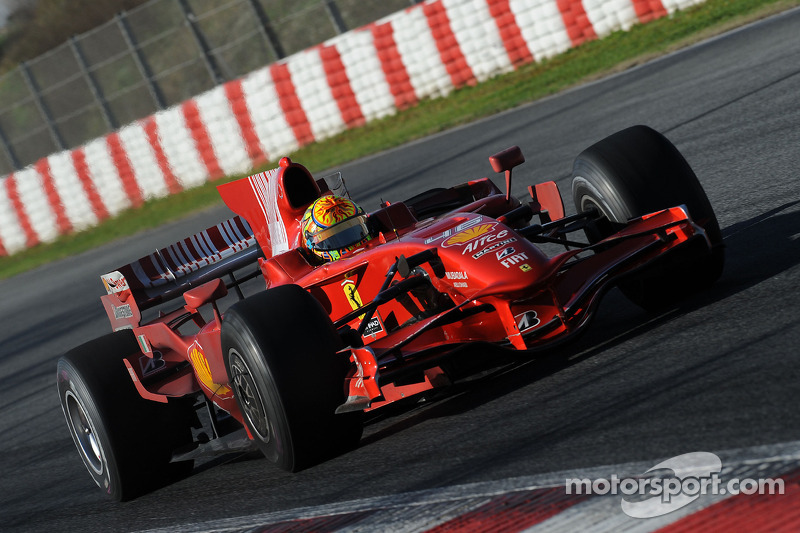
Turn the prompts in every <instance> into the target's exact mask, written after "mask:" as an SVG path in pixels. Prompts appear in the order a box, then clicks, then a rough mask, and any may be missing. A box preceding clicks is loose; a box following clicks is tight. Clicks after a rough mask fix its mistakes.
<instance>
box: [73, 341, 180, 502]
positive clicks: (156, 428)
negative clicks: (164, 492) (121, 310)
mask: <svg viewBox="0 0 800 533" xmlns="http://www.w3.org/2000/svg"><path fill="white" fill-rule="evenodd" d="M138 350H139V348H138V343H137V342H136V339H135V338H134V335H133V332H132V331H130V330H125V331H119V332H116V333H112V334H109V335H105V336H103V337H100V338H98V339H94V340H92V341H89V342H87V343H86V344H83V345H81V346H78V347H77V348H74V349H72V350H70V351H69V352H67V353H66V354H64V355H63V356H62V357H61V358H60V359H59V360H58V373H57V381H58V395H59V399H60V401H61V408H62V410H63V412H64V417H65V418H66V421H67V427H68V429H69V432H70V434H71V436H72V439H73V441H74V442H75V446H76V448H77V449H78V454H79V455H80V457H81V459H82V460H83V463H84V465H85V466H86V469H87V470H88V471H89V474H90V475H91V476H92V479H94V481H95V483H97V485H98V486H99V487H100V488H101V489H102V490H103V492H106V493H107V494H108V495H109V496H110V497H111V498H112V499H114V500H117V501H123V500H130V499H132V498H135V497H137V496H140V495H141V494H143V493H145V492H148V491H150V490H154V489H156V488H158V487H160V486H163V485H165V484H167V483H169V482H171V481H174V480H176V479H178V478H180V477H182V476H185V475H187V474H188V473H189V472H191V470H192V466H193V463H192V462H191V461H182V462H176V463H170V459H171V458H172V452H173V451H174V450H175V449H177V448H179V447H181V446H185V445H187V444H189V443H191V441H192V432H191V426H192V422H193V420H194V411H193V409H192V406H191V403H189V402H188V401H187V400H184V399H175V400H172V399H171V400H170V401H169V403H167V404H163V403H158V402H153V401H149V400H145V399H143V398H142V397H141V396H140V395H139V393H138V392H137V391H136V387H135V386H134V384H133V381H132V380H131V377H130V375H129V374H128V371H127V369H126V367H125V364H124V363H123V361H122V359H123V358H124V357H125V356H128V355H130V354H133V353H136V352H137V351H138Z"/></svg>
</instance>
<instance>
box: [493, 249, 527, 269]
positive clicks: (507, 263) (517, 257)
mask: <svg viewBox="0 0 800 533" xmlns="http://www.w3.org/2000/svg"><path fill="white" fill-rule="evenodd" d="M528 259H529V258H528V254H527V253H525V252H520V253H517V254H513V255H509V256H508V257H506V258H504V259H501V260H500V264H501V265H503V266H504V267H506V268H511V267H512V266H515V265H518V264H520V263H522V262H523V261H527V260H528ZM520 268H522V267H520ZM528 270H530V266H528Z"/></svg>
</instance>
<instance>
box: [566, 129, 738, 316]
mask: <svg viewBox="0 0 800 533" xmlns="http://www.w3.org/2000/svg"><path fill="white" fill-rule="evenodd" d="M572 196H573V200H574V202H575V207H576V209H577V211H578V212H586V211H588V210H589V209H591V208H594V209H596V210H597V211H598V213H599V214H600V215H601V219H606V220H608V221H610V222H613V223H625V222H627V221H628V220H630V219H632V218H636V217H639V216H642V215H645V214H647V213H651V212H653V211H658V210H661V209H667V208H669V207H675V206H678V205H685V206H686V207H687V208H688V211H689V215H690V216H691V217H692V220H693V221H694V222H695V223H697V224H698V225H699V226H700V227H702V228H703V229H704V230H705V232H706V235H707V236H708V239H709V241H710V243H711V251H710V253H709V252H708V251H706V250H705V249H701V250H699V251H698V250H697V249H694V248H693V249H691V250H689V251H688V252H687V253H684V254H682V255H678V256H672V257H670V258H669V259H668V260H666V261H662V262H660V263H659V264H657V265H656V267H655V268H652V269H648V270H645V271H643V272H641V273H640V274H638V275H634V276H631V277H630V278H628V279H626V280H623V281H622V282H621V283H620V289H621V290H622V292H623V293H624V294H625V295H626V296H627V297H628V298H629V299H630V300H631V301H633V302H634V303H636V304H638V305H640V306H641V307H643V308H645V309H650V310H654V309H658V308H660V307H662V306H663V305H666V304H669V303H672V302H674V301H675V300H677V299H678V298H681V297H684V296H686V295H687V294H689V293H692V292H695V291H697V290H700V289H702V288H705V287H707V286H709V285H711V284H712V283H713V282H714V281H716V280H717V279H718V278H719V276H720V275H721V273H722V269H723V266H724V262H725V256H724V250H723V244H722V232H721V231H720V227H719V222H718V221H717V217H716V215H715V214H714V210H713V208H712V207H711V203H710V202H709V200H708V197H707V196H706V193H705V191H704V190H703V187H702V186H701V185H700V182H699V180H698V179H697V176H696V175H695V173H694V171H693V170H692V168H691V167H690V166H689V163H687V162H686V159H685V158H684V157H683V155H681V153H680V152H679V151H678V149H677V148H676V147H675V146H674V145H673V144H672V143H671V142H670V141H669V140H668V139H667V138H666V137H664V136H663V135H662V134H661V133H659V132H657V131H655V130H654V129H652V128H650V127H647V126H633V127H630V128H627V129H625V130H622V131H620V132H617V133H615V134H613V135H611V136H609V137H607V138H605V139H603V140H601V141H599V142H598V143H596V144H594V145H592V146H590V147H589V148H587V149H586V150H584V151H583V152H581V154H580V155H578V157H577V158H576V159H575V162H574V165H573V170H572ZM611 227H612V226H611V225H603V224H598V225H597V226H595V229H594V230H588V231H587V236H588V238H589V240H590V241H592V242H597V241H598V240H600V239H602V238H605V237H607V236H608V235H609V234H610V233H611V230H610V229H609V228H611ZM702 248H706V247H702Z"/></svg>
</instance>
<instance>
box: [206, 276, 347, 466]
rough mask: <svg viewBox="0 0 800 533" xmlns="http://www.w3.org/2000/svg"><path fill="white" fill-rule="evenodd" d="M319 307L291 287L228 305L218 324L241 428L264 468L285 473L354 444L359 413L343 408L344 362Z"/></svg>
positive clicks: (334, 336) (330, 327)
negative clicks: (260, 454)
mask: <svg viewBox="0 0 800 533" xmlns="http://www.w3.org/2000/svg"><path fill="white" fill-rule="evenodd" d="M340 344H341V341H340V339H339V336H338V334H337V333H336V330H335V329H334V328H333V323H332V322H331V320H330V318H329V317H328V315H327V313H326V312H325V310H324V309H323V308H322V306H321V305H320V303H319V302H318V301H317V300H316V299H315V298H314V297H313V296H311V294H309V293H308V292H307V291H305V290H304V289H302V288H301V287H299V286H297V285H285V286H280V287H276V288H274V289H269V290H267V291H265V292H263V293H259V294H256V295H253V296H250V297H249V298H246V299H244V300H242V301H240V302H238V303H237V304H235V305H233V306H232V307H231V308H230V309H229V310H228V311H227V312H226V313H225V316H224V317H223V321H222V350H223V356H224V358H225V365H226V368H227V370H228V376H229V378H230V383H231V385H232V387H233V390H234V395H235V397H236V401H237V404H238V406H239V408H240V410H241V412H242V415H243V417H244V421H245V424H246V425H247V428H248V430H249V431H250V433H251V435H252V436H253V437H254V439H255V442H256V444H257V445H258V447H259V448H260V449H261V451H262V452H263V453H264V455H265V456H266V457H267V459H268V460H269V461H271V462H272V463H274V464H276V465H277V466H279V467H280V468H282V469H284V470H288V471H292V472H294V471H297V470H301V469H303V468H307V467H309V466H312V465H314V464H316V463H318V462H320V461H322V460H324V459H327V458H329V457H332V456H334V455H337V454H339V453H342V452H344V451H346V450H347V449H349V448H352V447H354V446H355V445H357V443H358V441H359V439H360V438H361V432H362V416H361V414H362V413H360V412H355V413H344V414H335V410H336V408H337V407H338V406H339V405H341V404H342V403H344V401H345V399H346V394H345V376H346V374H347V370H348V368H349V361H347V360H346V359H344V358H343V357H341V356H337V354H336V351H337V350H338V349H339V347H340Z"/></svg>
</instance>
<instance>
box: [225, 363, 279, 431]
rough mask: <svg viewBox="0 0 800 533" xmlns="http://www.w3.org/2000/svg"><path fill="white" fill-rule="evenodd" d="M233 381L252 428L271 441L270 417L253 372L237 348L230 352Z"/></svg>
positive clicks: (237, 396) (240, 403)
mask: <svg viewBox="0 0 800 533" xmlns="http://www.w3.org/2000/svg"><path fill="white" fill-rule="evenodd" d="M229 361H230V367H231V383H233V389H234V391H235V394H236V398H238V399H239V405H240V406H241V408H242V411H243V414H244V416H245V417H246V418H247V421H248V422H249V423H250V428H251V429H252V430H253V431H254V432H255V433H256V435H257V436H258V438H259V439H261V440H262V441H263V442H269V440H270V431H269V418H268V417H267V409H266V407H265V405H264V400H263V399H262V398H261V393H260V392H259V391H258V387H257V386H256V383H255V380H254V379H253V373H252V372H251V371H250V367H249V366H247V363H246V362H245V361H244V359H243V358H242V356H241V355H239V353H238V352H236V351H235V350H231V353H230V358H229Z"/></svg>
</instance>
